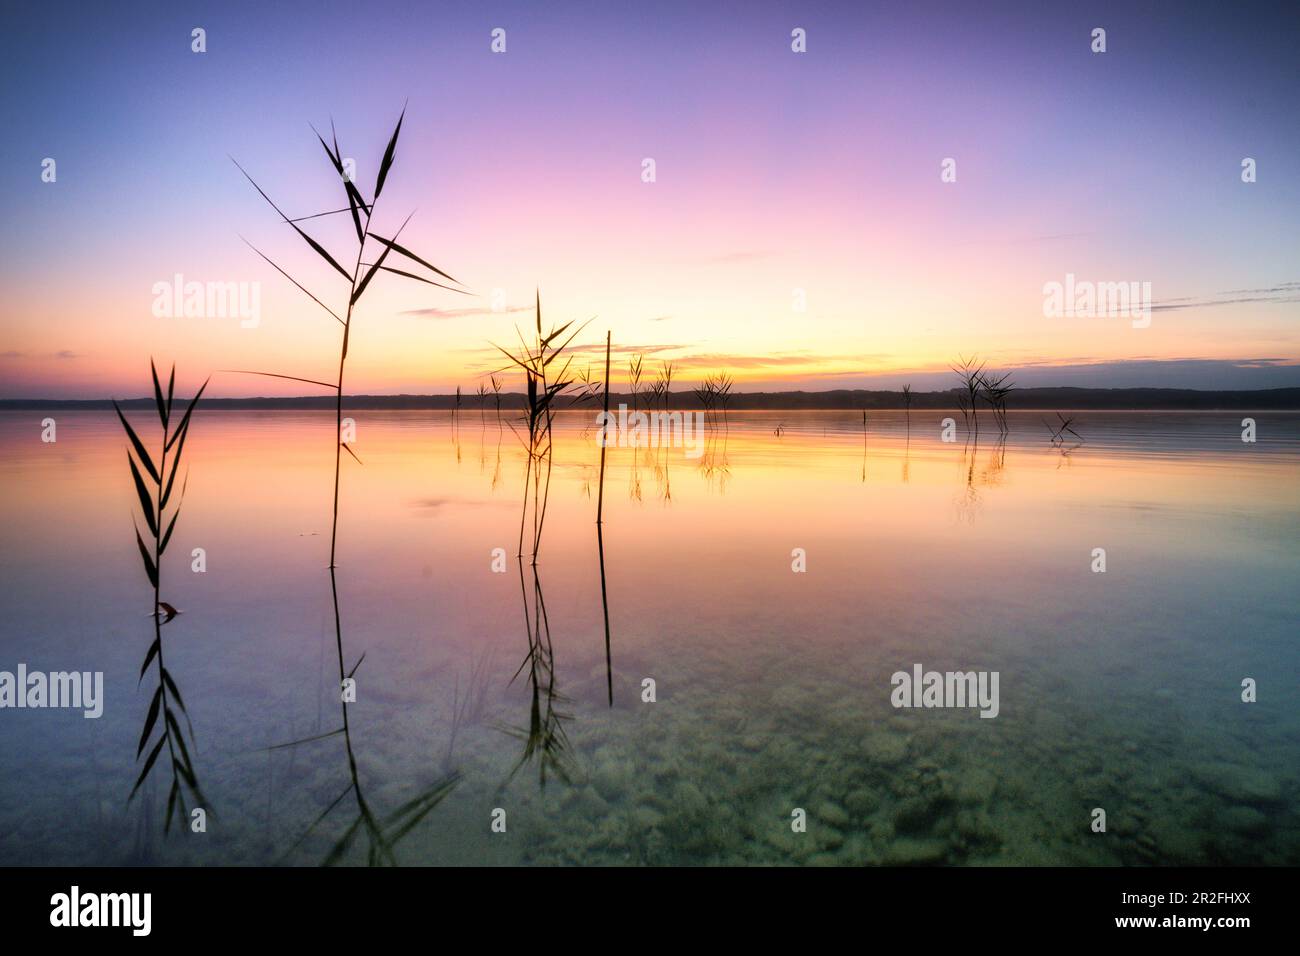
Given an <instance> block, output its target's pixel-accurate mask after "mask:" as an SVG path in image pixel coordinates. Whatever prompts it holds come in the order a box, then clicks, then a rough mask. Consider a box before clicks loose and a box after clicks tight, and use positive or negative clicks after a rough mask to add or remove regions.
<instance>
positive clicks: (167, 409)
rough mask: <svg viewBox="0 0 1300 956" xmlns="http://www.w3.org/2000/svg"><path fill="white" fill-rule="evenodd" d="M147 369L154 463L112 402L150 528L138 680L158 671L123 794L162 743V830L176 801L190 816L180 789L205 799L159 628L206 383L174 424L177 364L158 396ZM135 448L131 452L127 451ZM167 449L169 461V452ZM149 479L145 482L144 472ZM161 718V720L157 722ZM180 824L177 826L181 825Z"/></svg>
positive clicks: (170, 615)
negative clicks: (145, 643)
mask: <svg viewBox="0 0 1300 956" xmlns="http://www.w3.org/2000/svg"><path fill="white" fill-rule="evenodd" d="M149 372H150V374H151V375H152V377H153V393H154V402H155V404H156V405H157V410H158V420H159V422H160V423H161V427H162V441H161V443H160V447H159V451H158V457H157V462H156V463H155V460H154V457H153V456H152V455H150V454H149V450H148V448H147V447H146V446H145V443H144V442H143V441H142V440H141V439H140V436H139V433H137V432H136V430H135V429H134V428H133V427H132V426H131V423H130V422H128V421H127V420H126V416H125V415H123V414H122V409H121V408H120V407H119V406H118V404H117V402H116V401H114V402H113V408H114V409H115V410H116V411H117V417H118V419H120V420H121V422H122V428H123V429H124V430H125V431H126V436H127V438H128V439H129V440H130V444H131V448H130V450H128V451H127V454H126V457H127V462H128V463H129V464H130V466H131V480H132V482H133V483H134V485H135V491H136V496H137V498H138V499H139V502H140V511H141V513H142V514H143V516H144V521H145V525H146V526H147V527H148V529H149V534H150V538H151V542H152V544H151V546H150V545H146V544H145V537H144V535H142V534H141V533H140V526H139V525H138V524H137V525H136V526H135V541H136V544H137V545H138V547H139V549H140V559H141V561H143V562H144V570H145V574H147V575H148V577H149V583H150V584H152V585H153V623H154V639H153V643H151V644H150V645H149V649H148V651H147V652H146V653H145V656H144V663H143V664H142V665H141V666H140V681H143V680H144V676H145V674H146V673H148V671H149V665H150V664H154V663H155V662H157V664H156V673H157V675H158V685H157V688H156V689H155V691H154V693H153V698H152V699H151V700H150V702H149V711H148V714H147V716H146V717H145V720H144V730H143V731H142V732H141V733H140V743H139V745H138V746H137V747H136V751H135V756H136V760H137V761H138V760H139V759H140V756H141V755H142V754H143V753H144V752H145V748H146V747H147V746H148V745H149V741H150V739H151V738H152V737H153V733H154V730H155V728H158V730H159V733H158V737H157V739H156V742H155V743H154V744H153V745H152V747H149V755H148V756H147V757H145V760H144V766H143V767H142V768H141V770H140V775H139V776H138V777H137V778H136V781H135V786H134V787H132V788H131V794H130V796H129V797H127V802H130V800H131V799H132V798H134V797H135V794H136V791H138V790H139V789H140V785H141V784H143V783H144V781H145V779H146V778H147V777H148V776H149V772H150V771H151V770H153V768H154V765H155V764H156V763H157V762H158V758H159V756H160V755H161V754H162V751H163V749H164V748H166V750H167V755H168V758H169V761H170V763H171V771H172V782H171V789H170V790H169V792H168V795H167V816H166V819H165V822H164V825H163V831H164V832H167V831H168V830H170V829H171V822H172V816H173V815H174V814H175V811H176V809H177V807H178V805H179V809H180V815H181V816H182V817H185V816H188V815H189V809H188V807H187V805H186V800H185V793H186V791H188V792H189V794H190V797H191V798H192V799H193V800H194V802H195V803H196V804H206V802H207V801H206V800H205V799H204V797H203V793H202V791H201V790H200V789H199V782H198V779H197V778H196V776H195V774H194V764H193V762H192V761H191V759H190V752H189V747H188V746H187V745H186V743H185V734H184V732H182V730H181V727H180V723H179V721H178V720H177V719H176V714H177V713H180V714H181V715H182V716H184V717H185V723H186V725H187V726H188V727H189V732H190V741H191V742H193V740H194V727H193V725H192V724H190V719H189V714H188V713H187V711H186V709H185V701H184V699H183V698H182V697H181V692H180V689H179V688H178V687H177V686H176V681H175V680H174V679H173V677H172V674H171V671H169V670H168V669H167V665H166V662H165V655H164V653H163V639H162V629H163V626H164V625H166V624H170V623H171V622H172V620H173V619H174V618H175V617H176V615H177V613H178V612H177V610H176V608H175V607H173V606H172V605H171V604H169V603H167V602H166V601H164V600H163V599H162V570H163V563H162V559H163V555H164V554H165V553H166V551H167V545H168V544H170V543H171V539H172V533H173V532H174V531H175V530H176V521H177V519H178V518H180V515H181V505H182V504H183V503H184V500H185V489H186V486H187V485H188V482H189V479H188V473H187V476H186V478H185V479H182V481H181V485H180V488H179V490H178V489H177V487H176V476H177V475H178V474H179V473H180V464H181V459H182V456H183V455H184V453H185V441H186V439H187V438H188V437H189V432H190V422H191V421H192V416H193V414H194V409H195V408H196V407H197V406H198V404H199V399H200V398H201V397H202V396H203V392H204V390H205V389H206V388H207V387H208V383H207V382H206V381H205V382H204V383H203V385H202V386H201V387H200V388H199V390H198V392H197V393H195V395H194V398H192V399H191V400H190V403H189V405H188V406H187V407H186V409H185V414H184V415H182V416H181V417H180V421H179V422H178V423H176V426H175V427H174V428H173V427H172V423H173V418H172V411H173V401H174V397H175V387H176V366H174V365H173V366H172V370H171V375H170V376H168V379H167V394H166V397H164V395H163V389H162V383H161V382H160V381H159V379H158V369H157V368H156V367H155V366H154V363H153V360H152V359H150V360H149ZM132 451H134V456H133V455H132ZM169 454H171V456H172V457H171V460H170V461H169V460H168V455H169ZM146 475H147V476H148V478H149V481H148V482H146V481H145V476H146ZM169 507H170V508H171V518H170V520H169V519H168V517H167V509H168V508H169ZM160 721H161V722H160ZM184 829H185V828H184V827H182V830H184Z"/></svg>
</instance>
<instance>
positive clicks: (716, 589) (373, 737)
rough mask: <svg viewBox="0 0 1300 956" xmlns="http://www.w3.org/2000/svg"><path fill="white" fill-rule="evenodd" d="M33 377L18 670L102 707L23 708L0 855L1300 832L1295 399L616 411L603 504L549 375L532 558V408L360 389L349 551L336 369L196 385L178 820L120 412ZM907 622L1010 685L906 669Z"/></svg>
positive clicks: (549, 858) (0, 746)
mask: <svg viewBox="0 0 1300 956" xmlns="http://www.w3.org/2000/svg"><path fill="white" fill-rule="evenodd" d="M50 414H53V415H54V417H55V418H56V419H57V441H55V442H53V443H44V442H42V440H41V419H42V418H43V417H45V415H46V413H43V412H0V469H2V470H3V476H4V491H5V493H4V495H3V497H0V529H2V530H0V536H2V538H0V540H2V542H3V547H2V548H0V576H2V578H3V582H4V583H3V586H2V587H0V595H2V597H0V601H2V602H3V604H2V605H0V609H2V610H3V615H2V616H0V670H3V671H9V672H13V671H15V670H16V668H17V667H18V665H19V664H23V665H25V666H26V668H27V670H28V671H43V672H55V671H87V672H103V675H104V678H103V679H104V695H103V696H104V700H103V715H102V716H101V717H99V718H98V719H86V718H85V717H83V716H82V713H81V712H80V711H79V710H74V709H61V710H60V709H26V708H24V709H4V710H0V752H2V753H3V766H4V771H5V772H4V774H3V775H2V776H0V864H4V865H13V864H39V863H47V864H59V865H90V864H101V865H119V864H164V863H166V864H182V865H190V864H192V865H216V864H270V863H288V864H295V865H316V864H320V863H323V862H338V863H343V864H365V863H368V862H371V863H374V862H378V863H385V862H389V863H391V862H397V863H401V864H539V865H554V864H630V865H637V864H790V863H793V864H800V865H803V864H808V865H864V864H865V865H876V864H945V865H1062V864H1079V865H1151V864H1269V865H1277V864H1290V865H1295V864H1297V863H1300V685H1298V683H1297V674H1298V673H1300V645H1298V644H1297V640H1296V638H1297V635H1298V631H1297V626H1296V623H1297V614H1296V607H1297V601H1296V595H1297V594H1298V593H1300V547H1298V544H1300V494H1298V493H1297V491H1298V488H1300V414H1297V413H1263V412H1261V413H1255V414H1253V415H1252V416H1251V417H1253V418H1254V419H1255V420H1256V422H1257V432H1258V435H1257V439H1258V440H1257V441H1255V442H1250V443H1248V442H1243V441H1242V424H1241V419H1242V417H1243V415H1242V414H1241V413H1188V414H1182V413H1151V412H1131V413H1115V412H1079V413H1077V414H1076V415H1075V416H1074V417H1075V421H1074V425H1073V427H1074V429H1075V430H1076V431H1077V432H1078V434H1079V436H1080V437H1081V440H1079V439H1077V438H1076V437H1075V436H1073V435H1068V434H1067V435H1066V436H1064V437H1063V438H1062V440H1060V441H1052V440H1051V435H1052V433H1053V428H1052V427H1051V426H1052V425H1055V424H1058V423H1057V419H1056V416H1055V414H1054V413H1038V412H1013V413H1012V414H1011V415H1010V416H1009V433H1008V434H1007V435H1005V436H999V434H998V432H997V429H996V427H995V426H994V425H993V423H992V421H991V420H986V418H985V417H982V418H981V432H980V434H979V436H978V439H977V440H972V438H971V437H970V436H968V434H967V431H966V429H965V428H963V426H962V422H961V417H960V415H959V414H958V413H955V412H953V413H948V412H942V411H935V410H929V409H927V410H923V411H913V412H912V413H911V415H910V416H906V415H904V414H903V413H902V412H889V413H876V412H873V413H870V414H869V417H868V420H867V423H866V425H865V427H864V424H863V421H862V416H861V413H860V412H789V413H781V412H767V411H765V412H732V413H731V414H730V415H729V416H727V419H726V421H725V422H724V421H723V420H722V419H721V418H719V419H718V420H717V421H713V422H710V430H709V432H708V435H707V441H706V443H705V445H704V447H703V448H701V449H697V450H696V451H698V452H699V454H698V456H697V457H692V455H691V450H690V449H685V448H674V447H653V448H639V449H636V448H621V447H611V448H609V449H608V450H607V465H606V474H605V478H604V503H603V517H604V522H603V526H602V534H601V540H600V541H599V542H598V538H597V525H596V508H597V499H598V497H599V496H600V479H599V476H600V449H599V447H598V446H597V442H596V431H597V429H596V427H595V420H594V415H593V414H592V413H590V412H584V413H579V412H572V413H565V414H564V415H562V416H561V417H560V420H559V421H558V423H557V425H556V442H555V449H554V453H553V471H552V474H551V481H550V493H549V499H548V507H547V512H546V518H545V525H544V529H543V535H542V545H541V548H540V553H539V558H538V562H537V565H536V567H535V568H534V567H533V566H532V565H531V563H530V561H529V559H528V558H525V559H524V560H523V561H519V560H518V559H517V554H518V551H519V547H518V542H519V535H520V520H521V508H522V506H523V501H524V493H525V464H526V455H525V452H524V449H523V446H522V445H521V443H520V440H519V438H518V437H517V435H516V433H515V431H514V430H512V428H511V427H510V426H511V423H512V421H513V418H517V414H518V413H503V419H502V420H498V418H497V415H496V413H495V412H494V411H492V410H491V409H488V410H486V411H482V412H481V411H480V410H479V409H478V408H470V409H466V410H464V411H462V412H461V413H460V414H459V415H458V416H455V417H453V416H452V415H451V414H450V413H446V412H384V411H361V412H353V413H350V414H351V415H352V417H353V418H355V420H356V440H355V442H354V444H353V445H352V447H353V449H354V450H355V452H356V456H357V457H358V458H359V459H360V463H358V462H357V461H353V460H352V459H351V458H348V457H347V456H345V457H344V460H343V473H342V488H341V494H340V500H339V538H338V558H337V565H338V566H337V568H336V570H335V572H334V575H333V577H331V574H330V571H329V570H328V569H327V565H328V564H329V547H330V516H331V508H332V494H333V468H334V447H333V432H334V416H333V413H324V412H314V411H313V412H293V411H266V412H252V411H224V410H203V409H200V411H199V412H198V413H197V415H196V418H195V422H194V426H193V430H192V434H191V437H190V439H189V445H188V447H187V448H186V450H185V460H186V467H187V468H188V486H187V489H186V492H185V499H184V506H183V511H182V514H181V517H180V519H179V522H178V524H177V527H176V531H175V537H174V540H173V543H172V544H171V546H170V548H169V550H168V553H167V555H166V557H165V559H164V566H163V570H162V585H161V590H162V598H163V600H164V601H167V602H169V603H170V604H172V605H174V606H175V607H176V608H177V609H178V610H179V612H180V613H179V614H178V615H177V616H176V617H175V618H174V619H173V620H171V621H170V622H169V623H167V624H166V625H165V626H164V627H163V629H162V633H163V640H164V647H165V653H166V666H167V668H168V670H169V672H170V673H171V674H172V675H173V677H174V679H175V682H176V685H177V689H178V690H179V692H180V693H181V694H183V696H184V703H185V705H186V707H187V710H188V716H189V718H190V720H191V721H192V724H193V746H192V762H193V766H194V770H195V773H196V776H197V779H198V783H199V784H200V785H201V787H202V792H203V794H204V798H205V807H204V809H205V810H206V812H207V819H206V831H205V832H202V833H193V832H188V830H189V826H188V824H189V818H188V817H187V818H186V819H185V820H184V821H183V823H184V824H186V825H185V827H184V829H185V830H186V831H187V832H179V833H178V832H176V830H177V828H176V826H175V824H173V827H172V832H171V833H170V835H164V833H163V823H164V807H165V803H166V798H167V788H168V786H169V784H170V769H168V768H167V767H165V766H164V765H163V762H160V763H159V764H158V765H157V766H156V767H155V769H154V771H153V773H152V775H150V776H149V777H148V779H147V781H146V783H145V784H144V785H143V786H142V787H141V789H140V791H139V793H137V794H136V796H135V798H134V800H132V801H131V802H130V803H128V801H127V796H128V794H129V793H130V791H131V788H132V785H133V784H134V782H135V780H136V778H137V775H138V773H139V771H140V768H141V763H140V762H139V761H137V759H136V749H137V743H138V740H139V737H140V733H141V729H142V726H143V724H144V722H145V720H146V712H147V710H148V708H149V704H150V700H151V696H152V693H153V690H154V687H155V686H156V683H157V675H156V672H155V671H150V672H148V673H147V674H146V675H145V677H144V679H143V681H140V680H139V677H140V668H141V663H142V662H143V660H144V656H145V653H146V651H147V649H148V647H149V645H150V642H151V641H152V639H153V621H152V619H151V610H152V588H151V586H150V584H149V582H148V579H147V577H146V574H145V571H144V568H143V566H142V564H141V561H140V556H139V553H138V551H137V546H136V542H135V540H134V532H133V530H132V520H133V511H134V512H138V511H139V505H138V504H137V503H136V496H135V492H134V489H133V485H132V479H131V475H130V471H129V469H128V466H127V452H126V449H127V442H126V439H125V437H124V435H123V432H122V429H121V426H120V424H119V423H118V422H117V420H116V418H115V417H114V416H113V414H112V413H111V412H107V413H105V412H97V411H96V412H90V411H85V412H81V411H78V412H54V413H50ZM950 415H951V416H953V417H955V419H956V429H955V439H956V440H955V441H952V442H946V441H943V440H942V437H941V432H942V425H941V420H942V419H943V418H945V417H948V416H950ZM512 416H513V417H512ZM130 417H131V418H132V420H133V421H134V422H136V423H138V427H140V428H141V429H142V434H143V435H144V436H145V440H146V441H153V440H155V439H156V435H155V431H156V428H157V421H156V419H154V420H153V421H150V415H149V414H146V413H145V412H143V411H142V412H133V413H131V415H130ZM1045 420H1046V422H1047V423H1051V424H1047V423H1045ZM513 423H514V424H515V426H516V428H517V427H519V426H518V423H517V422H513ZM136 520H139V519H138V518H137V519H136ZM529 520H530V521H531V518H530V519H529ZM141 526H143V525H141ZM530 536H531V531H530ZM601 545H603V572H604V594H605V599H606V600H605V601H602V560H601V548H600V546H601ZM195 549H202V552H201V555H202V562H203V568H204V569H203V570H202V571H201V572H199V571H196V570H194V569H193V564H194V563H195V561H196V559H195V558H194V552H195ZM495 549H501V550H500V551H495ZM1097 549H1103V550H1104V556H1102V555H1100V554H1099V552H1098V551H1097ZM528 550H531V549H528ZM1102 560H1104V567H1105V570H1104V571H1101V570H1099V566H1100V565H1099V561H1102ZM796 569H798V570H796ZM606 602H607V606H608V621H609V640H608V649H607V644H606V631H605V607H606ZM336 613H337V623H336ZM917 665H919V666H920V667H921V668H922V670H923V672H929V671H937V672H940V673H943V674H946V673H949V672H954V673H956V672H961V673H967V672H982V673H985V674H991V673H994V672H996V674H997V675H998V683H997V688H998V707H997V714H996V716H995V717H987V718H986V717H981V716H980V712H979V710H978V709H977V708H975V707H971V706H953V707H919V706H918V707H896V706H894V702H893V701H892V700H891V696H892V695H893V692H894V690H895V682H894V680H893V675H894V674H896V673H899V672H902V673H905V674H909V675H910V674H912V673H914V668H916V666H917ZM341 672H342V673H343V674H344V675H351V679H352V681H354V684H353V685H352V687H353V689H354V691H355V701H354V702H350V703H346V704H345V703H343V702H342V701H341V696H342V693H341V690H340V687H341V680H340V673H341ZM1244 681H1245V682H1248V683H1249V682H1253V687H1254V692H1253V696H1254V698H1255V699H1254V700H1253V701H1250V702H1247V701H1244V700H1243V694H1244V693H1246V692H1245V691H1243V682H1244ZM648 682H652V683H648ZM611 695H612V699H613V702H612V705H611V703H610V696H611ZM1246 696H1251V695H1250V694H1246ZM918 697H919V694H918ZM650 698H653V699H650ZM949 702H951V701H949ZM968 704H969V701H968ZM345 719H346V724H347V726H346V733H344V732H342V728H343V725H344V720H345ZM165 759H166V758H165V757H164V762H165ZM1098 809H1100V810H1102V811H1104V815H1105V830H1104V832H1096V831H1095V826H1096V821H1097V820H1098V816H1097V814H1096V811H1097V810H1098ZM502 831H503V832H502Z"/></svg>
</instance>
